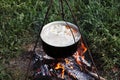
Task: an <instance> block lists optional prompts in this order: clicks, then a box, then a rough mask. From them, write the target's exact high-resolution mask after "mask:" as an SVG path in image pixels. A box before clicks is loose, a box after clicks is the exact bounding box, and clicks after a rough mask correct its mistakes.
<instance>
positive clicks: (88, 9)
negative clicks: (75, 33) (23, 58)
mask: <svg viewBox="0 0 120 80" xmlns="http://www.w3.org/2000/svg"><path fill="white" fill-rule="evenodd" d="M53 1H54V5H53V6H52V10H51V12H50V14H49V17H48V20H47V22H51V21H54V20H62V18H61V16H60V11H59V4H58V1H57V0H53ZM48 2H49V0H46V1H45V0H36V1H34V0H26V1H24V0H0V63H1V65H0V80H7V79H8V78H9V80H10V75H11V74H10V73H9V72H7V71H6V70H5V69H4V64H6V63H9V59H11V58H14V57H16V56H19V54H21V52H22V51H23V48H22V46H23V45H26V44H29V43H33V42H34V40H35V38H36V35H37V33H38V29H39V26H40V25H41V24H42V22H43V18H44V15H45V12H46V10H47V6H48ZM69 4H70V6H71V8H72V11H73V13H74V14H75V16H76V18H77V21H78V24H79V25H80V29H81V32H82V33H83V34H84V36H85V38H86V40H87V43H88V45H89V48H90V50H91V52H92V55H93V57H94V60H95V62H96V64H97V66H98V68H99V70H102V71H103V73H109V74H108V75H104V76H105V77H106V78H107V79H108V80H110V79H109V76H111V74H110V73H111V72H113V68H119V66H120V30H119V29H120V1H119V0H74V1H73V0H69ZM63 5H64V11H65V19H66V20H67V21H69V22H72V23H73V20H72V17H71V14H70V12H69V10H68V7H67V6H66V4H63ZM110 69H111V70H110ZM1 70H2V71H1ZM107 71H109V72H107ZM119 74H120V72H119V71H117V72H115V73H114V74H112V76H111V77H110V78H111V80H114V79H116V80H117V79H118V78H117V77H118V75H119ZM6 76H7V77H6ZM113 77H115V78H114V79H113ZM6 78H7V79H6Z"/></svg>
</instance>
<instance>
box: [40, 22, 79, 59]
mask: <svg viewBox="0 0 120 80" xmlns="http://www.w3.org/2000/svg"><path fill="white" fill-rule="evenodd" d="M49 24H50V25H51V24H52V25H54V24H65V25H66V22H64V21H55V22H52V23H49ZM49 24H47V26H48V25H49ZM67 25H69V26H71V27H74V28H76V30H77V31H78V32H79V30H78V27H77V26H76V25H74V24H72V23H69V22H67ZM43 27H44V26H43ZM79 34H80V33H79ZM79 37H80V38H81V35H80V36H79ZM80 38H79V40H77V41H76V42H75V43H73V44H70V45H67V46H53V45H50V44H48V43H47V42H45V41H44V39H43V38H41V41H42V46H43V49H44V51H45V53H46V54H47V55H48V56H50V57H53V58H66V57H69V56H72V55H73V54H74V53H75V52H76V50H77V46H78V43H79V41H80Z"/></svg>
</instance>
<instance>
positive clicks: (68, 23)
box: [40, 21, 81, 47]
mask: <svg viewBox="0 0 120 80" xmlns="http://www.w3.org/2000/svg"><path fill="white" fill-rule="evenodd" d="M53 24H67V25H70V26H71V27H74V28H76V29H77V31H78V34H80V32H79V30H78V29H79V28H78V27H77V26H76V25H75V24H73V23H70V22H66V21H53V22H50V23H47V24H46V25H44V26H43V27H42V29H43V28H44V27H46V26H50V25H53ZM41 32H42V31H41ZM40 37H41V39H42V41H43V42H45V43H46V44H48V45H50V46H53V47H68V46H71V45H74V44H76V43H77V42H79V40H80V38H81V34H80V35H79V39H78V40H76V41H75V42H74V43H72V44H69V45H65V46H57V45H52V44H49V43H48V42H46V41H45V40H44V39H43V38H42V35H41V33H40Z"/></svg>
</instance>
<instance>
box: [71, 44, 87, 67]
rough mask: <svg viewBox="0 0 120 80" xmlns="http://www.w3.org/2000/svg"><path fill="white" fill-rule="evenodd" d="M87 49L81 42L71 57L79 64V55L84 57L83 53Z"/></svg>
mask: <svg viewBox="0 0 120 80" xmlns="http://www.w3.org/2000/svg"><path fill="white" fill-rule="evenodd" d="M86 51H87V48H86V47H85V45H84V43H83V42H81V46H80V47H79V48H78V50H77V51H76V53H75V54H74V55H73V57H74V58H75V59H76V62H77V63H78V64H79V65H81V62H80V58H79V57H81V58H82V59H84V58H85V56H84V53H85V52H86Z"/></svg>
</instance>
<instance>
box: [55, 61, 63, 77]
mask: <svg viewBox="0 0 120 80" xmlns="http://www.w3.org/2000/svg"><path fill="white" fill-rule="evenodd" d="M55 69H62V72H61V75H62V78H63V79H64V71H65V68H64V66H63V65H62V64H61V63H57V65H56V67H55Z"/></svg>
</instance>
